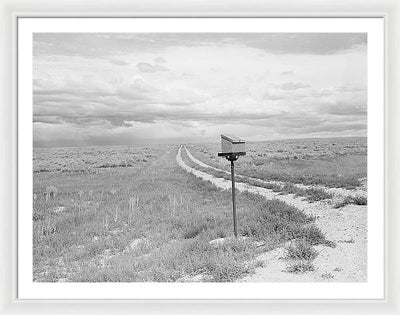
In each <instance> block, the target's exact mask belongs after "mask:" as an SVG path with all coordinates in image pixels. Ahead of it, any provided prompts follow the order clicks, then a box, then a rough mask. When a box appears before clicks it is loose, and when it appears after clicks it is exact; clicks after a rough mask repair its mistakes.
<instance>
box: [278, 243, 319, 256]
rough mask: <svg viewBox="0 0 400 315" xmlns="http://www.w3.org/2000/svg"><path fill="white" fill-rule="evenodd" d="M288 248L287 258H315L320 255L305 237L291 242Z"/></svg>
mask: <svg viewBox="0 0 400 315" xmlns="http://www.w3.org/2000/svg"><path fill="white" fill-rule="evenodd" d="M286 250H287V254H286V258H289V259H301V260H313V259H314V258H315V257H317V255H318V252H317V251H316V250H315V249H314V248H312V246H311V245H310V243H308V242H307V241H306V240H304V239H300V240H297V241H295V242H291V243H290V245H289V246H288V247H287V248H286Z"/></svg>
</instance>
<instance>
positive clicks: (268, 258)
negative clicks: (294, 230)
mask: <svg viewBox="0 0 400 315" xmlns="http://www.w3.org/2000/svg"><path fill="white" fill-rule="evenodd" d="M182 148H183V147H180V148H179V150H178V153H177V155H176V161H177V163H178V164H179V165H180V166H181V167H182V168H183V169H185V170H186V171H187V172H189V173H192V174H193V175H195V176H196V177H198V178H200V179H202V180H207V181H209V182H211V183H213V184H214V185H215V186H217V187H219V188H222V189H227V190H228V189H230V188H231V182H230V181H229V180H226V179H223V178H217V177H214V176H213V175H210V174H207V173H206V172H202V171H199V170H196V169H194V168H192V167H190V166H188V165H187V164H186V163H185V162H184V161H183V159H182V156H181V151H182ZM188 156H189V158H190V155H189V154H188ZM236 189H237V190H238V191H240V192H244V191H247V192H249V193H254V194H259V195H262V196H264V197H265V198H267V199H278V200H281V201H283V202H285V203H287V204H289V205H291V206H294V207H296V208H298V209H300V210H302V211H303V212H305V213H307V214H311V215H314V216H316V217H317V219H316V221H315V224H316V226H317V227H318V228H320V229H321V230H322V231H323V232H324V233H325V235H326V237H327V239H328V240H330V241H333V242H335V243H336V247H335V248H330V247H326V246H316V249H317V250H318V251H319V255H318V256H317V258H316V259H315V260H314V265H315V270H314V271H312V272H308V273H305V274H293V273H287V272H285V271H283V269H284V267H285V266H284V261H283V260H282V259H280V258H281V257H282V254H283V252H284V249H282V248H278V249H275V250H274V251H272V252H268V253H265V254H263V255H261V256H260V257H259V258H258V259H260V260H262V261H264V262H265V263H266V266H265V267H262V268H259V269H257V270H256V273H255V275H252V276H248V277H245V278H244V279H242V280H241V281H250V282H256V281H262V282H265V281H338V282H344V281H347V282H360V281H366V280H367V207H366V206H355V205H348V206H345V207H343V208H342V209H333V207H332V205H330V204H328V203H326V202H313V203H309V202H307V201H304V200H302V199H301V198H295V197H294V196H293V195H279V193H275V192H273V191H272V190H269V189H266V188H262V187H257V186H251V185H249V184H246V183H240V182H238V183H236ZM239 224H240V222H239Z"/></svg>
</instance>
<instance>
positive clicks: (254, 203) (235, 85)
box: [32, 33, 368, 282]
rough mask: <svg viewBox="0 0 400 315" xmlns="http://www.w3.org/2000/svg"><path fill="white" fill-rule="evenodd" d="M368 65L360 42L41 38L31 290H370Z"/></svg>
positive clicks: (339, 38)
mask: <svg viewBox="0 0 400 315" xmlns="http://www.w3.org/2000/svg"><path fill="white" fill-rule="evenodd" d="M367 55H368V51H367V36H366V34H365V33H246V34H241V33H35V34H34V35H33V217H32V219H33V221H32V224H33V280H34V281H37V282H235V281H239V282H281V281H285V282H299V281H301V282H365V281H366V280H367V243H368V238H367V218H368V198H367V181H368V177H367V152H368V147H367ZM232 187H234V190H232ZM232 193H233V194H232Z"/></svg>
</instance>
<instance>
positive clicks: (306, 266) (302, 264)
mask: <svg viewBox="0 0 400 315" xmlns="http://www.w3.org/2000/svg"><path fill="white" fill-rule="evenodd" d="M309 271H314V265H313V264H312V262H311V261H298V262H295V263H292V264H289V266H288V267H287V268H286V272H292V273H305V272H309Z"/></svg>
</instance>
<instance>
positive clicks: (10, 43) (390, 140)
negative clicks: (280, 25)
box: [0, 1, 399, 314]
mask: <svg viewBox="0 0 400 315" xmlns="http://www.w3.org/2000/svg"><path fill="white" fill-rule="evenodd" d="M18 3H19V1H14V2H13V3H12V4H11V1H3V3H2V9H3V13H2V14H3V16H2V22H3V23H4V24H5V25H6V27H5V28H4V31H5V32H6V31H8V32H9V33H8V34H5V35H6V36H4V37H3V40H4V41H5V45H2V62H3V64H4V65H6V64H7V65H8V67H4V68H5V69H7V70H8V71H7V72H6V73H5V74H8V75H9V76H8V77H7V78H8V79H9V81H8V82H6V79H7V78H3V82H2V83H3V84H2V89H4V93H2V95H4V97H2V98H3V99H2V100H3V102H2V103H3V104H12V105H9V106H2V111H3V110H4V115H2V119H3V126H7V125H8V126H9V127H10V128H8V130H7V132H6V135H5V136H4V137H3V138H2V142H4V146H8V147H9V148H12V149H11V150H10V151H9V152H8V153H7V154H6V155H5V161H4V162H5V163H4V166H3V167H5V165H8V167H7V168H6V167H5V169H8V170H7V171H5V174H7V175H8V176H5V178H3V180H2V190H1V191H2V194H3V195H4V198H1V200H2V203H3V207H2V208H4V209H9V211H6V213H5V216H6V218H7V219H8V220H4V221H3V222H2V230H3V231H4V232H6V233H5V234H6V237H4V239H3V240H2V243H1V246H2V247H1V248H2V250H3V252H8V255H3V256H2V259H1V265H0V266H1V269H2V273H4V279H5V281H4V282H3V281H2V282H3V291H2V294H1V310H2V312H5V313H11V312H18V313H23V312H27V311H28V312H30V313H32V312H33V313H34V312H37V313H43V311H44V309H43V305H42V303H46V302H50V301H46V300H41V301H40V302H38V301H35V302H30V301H28V300H24V301H21V300H18V299H17V296H16V287H15V284H16V260H15V258H16V257H15V251H16V220H17V218H16V207H17V203H16V187H15V186H16V185H15V184H16V177H17V169H16V161H17V156H16V154H17V152H16V143H15V142H16V120H17V118H16V114H17V113H16V105H15V104H16V101H17V99H16V86H15V83H16V82H15V67H16V64H15V62H16V59H15V56H16V45H15V44H16V42H15V40H16V39H15V34H16V19H17V18H18V17H20V16H25V17H26V16H48V17H52V16H60V17H61V16H72V17H75V16H89V17H95V16H113V17H114V16H115V17H123V16H132V17H134V16H143V17H147V16H182V17H188V16H204V17H210V16H244V17H256V16H265V17H280V16H290V17H334V16H335V17H348V16H356V17H383V18H384V19H385V27H386V32H385V35H386V47H385V58H386V67H385V78H386V85H385V92H386V94H385V96H386V104H385V111H386V117H385V130H386V138H385V143H386V145H385V153H386V156H385V162H386V174H385V175H386V176H385V182H386V190H385V196H386V200H385V207H386V209H385V213H386V240H387V243H386V256H385V257H386V295H385V299H383V300H376V301H357V300H352V301H343V300H342V301H341V300H337V301H313V300H306V301H301V302H298V301H297V302H296V301H293V300H290V301H289V300H288V301H274V300H265V301H257V302H254V301H253V302H250V301H246V300H234V301H223V300H219V301H213V302H211V301H198V300H195V301H189V300H186V301H184V302H183V301H177V300H170V301H168V302H167V303H168V304H165V303H166V301H146V302H145V303H144V304H143V301H142V302H140V301H129V302H125V301H124V302H121V301H115V300H114V301H102V300H96V302H95V303H94V304H95V305H93V301H79V302H78V301H56V303H54V302H52V303H50V304H48V305H47V306H46V311H49V312H55V311H56V310H61V309H64V310H69V311H77V312H82V313H89V312H96V313H108V312H111V311H112V310H113V309H115V308H116V307H118V308H119V310H120V311H126V312H128V311H132V310H136V311H142V312H143V311H148V312H152V311H162V312H165V310H167V311H168V312H171V313H176V312H177V311H178V310H183V309H186V308H189V307H190V308H194V307H196V308H198V310H199V311H204V312H206V311H207V312H216V313H224V312H226V313H227V312H229V313H235V312H236V313H240V312H243V311H245V310H248V308H249V307H250V308H251V310H252V311H253V312H254V313H258V312H263V311H265V310H266V309H268V312H269V313H279V314H280V313H283V314H284V313H287V314H289V313H293V312H294V313H296V311H297V310H299V308H301V309H302V310H303V311H304V312H307V313H312V312H313V311H314V312H316V313H319V312H321V311H322V310H324V311H327V310H328V309H329V311H328V312H332V313H338V312H344V311H345V310H347V311H349V312H351V313H366V312H369V313H379V314H381V313H382V314H385V313H387V314H390V313H395V312H397V311H398V301H396V296H397V295H398V294H396V293H398V292H396V291H395V284H396V282H395V281H398V277H397V278H396V273H395V266H396V265H395V262H396V261H398V250H397V249H396V247H395V246H394V244H393V243H394V242H395V240H396V239H397V238H396V236H398V234H397V233H398V232H397V231H396V229H395V228H393V226H394V224H395V223H396V222H398V215H396V213H395V211H394V209H395V206H396V205H397V204H398V200H396V198H395V193H394V192H395V189H396V187H397V185H398V184H397V183H396V181H395V175H396V174H397V173H398V169H396V168H395V165H394V159H393V158H394V157H396V154H398V145H397V144H396V143H395V141H396V140H397V139H396V137H395V135H396V120H395V119H396V118H395V117H396V113H397V111H398V110H397V109H396V108H395V106H394V104H395V101H396V100H398V99H399V95H398V92H397V90H396V88H395V86H396V84H398V70H399V69H398V64H396V58H397V55H398V53H399V43H398V41H396V38H395V30H396V23H398V22H397V21H396V18H398V17H399V6H398V5H397V4H396V3H395V2H394V1H382V2H381V3H382V6H380V5H379V4H377V3H375V4H374V3H372V1H371V2H367V3H366V4H365V3H364V4H363V6H361V5H360V7H359V8H358V9H359V10H357V11H355V10H356V9H357V5H354V4H353V6H351V7H352V10H350V4H349V5H348V4H347V3H348V2H347V3H346V4H345V3H344V1H343V2H342V3H341V2H339V3H337V4H340V5H342V6H343V8H346V7H347V8H348V9H347V10H342V11H341V12H324V11H320V10H317V9H318V4H317V3H316V2H315V1H314V3H313V2H312V1H308V3H306V2H304V3H303V4H304V5H305V8H307V7H308V8H310V9H309V11H310V12H312V11H313V10H315V12H312V13H310V12H308V13H307V12H304V11H302V10H301V9H298V10H296V7H293V6H290V5H288V4H286V6H287V8H290V9H291V10H290V11H286V10H284V4H277V3H272V2H271V3H267V4H263V3H262V2H261V1H260V2H259V3H255V4H252V5H250V4H248V5H244V4H240V3H239V2H237V3H236V4H235V2H233V3H234V4H235V6H234V7H235V8H237V11H240V10H243V9H247V10H246V11H248V13H234V12H228V11H226V10H227V8H232V5H231V4H228V3H225V4H224V5H222V4H221V6H220V7H218V8H217V9H216V10H215V11H213V12H205V11H202V8H203V6H204V7H206V6H207V2H203V4H202V5H201V6H196V4H190V3H187V4H183V2H182V3H181V4H180V6H178V7H176V8H168V7H170V6H168V5H166V4H161V3H156V2H153V3H150V4H146V5H145V8H146V9H145V10H144V9H143V8H144V7H143V5H144V4H143V3H142V2H136V3H133V4H130V5H127V6H126V7H124V4H123V3H119V4H118V3H117V5H119V7H120V8H121V9H122V8H124V9H123V10H121V11H124V12H134V13H129V14H128V13H127V14H121V13H115V14H110V13H109V12H107V8H106V6H103V7H102V9H103V10H104V11H103V12H99V10H100V7H101V4H99V8H98V9H96V8H93V7H91V6H90V5H87V7H86V8H87V11H84V10H82V9H81V7H80V6H78V7H79V9H78V8H77V9H78V10H79V11H78V12H75V13H68V12H66V11H65V8H66V7H67V3H66V2H65V3H60V8H56V9H52V10H51V12H50V11H47V12H46V10H43V11H42V12H40V13H33V12H32V11H30V10H31V8H30V7H29V6H28V7H26V8H23V10H21V7H18V5H17V4H18ZM383 3H387V4H388V5H389V4H390V5H391V6H388V7H389V8H390V9H386V10H384V6H383ZM33 4H34V2H32V5H33ZM81 4H82V2H81ZM14 5H16V6H15V7H14ZM138 8H142V9H143V10H142V11H141V12H138ZM168 9H170V10H168ZM173 9H175V10H173ZM271 9H272V11H273V12H276V13H271V11H270V10H271ZM370 10H371V11H370ZM157 11H158V13H154V12H157ZM365 11H369V13H365ZM55 12H56V13H55ZM64 12H65V14H64ZM252 12H258V13H252ZM261 12H269V13H263V14H262V13H261ZM343 12H346V13H343ZM12 30H13V32H11V31H12ZM5 47H8V50H7V49H5ZM11 48H12V52H10V50H11ZM11 61H13V62H11ZM389 63H390V64H395V65H397V68H396V67H392V66H391V67H388V64H389ZM5 76H6V75H4V77H5ZM11 77H12V78H13V80H11V79H10V78H11ZM7 116H8V117H12V120H11V121H7V119H6V117H7ZM397 117H398V116H397ZM10 165H12V167H10ZM396 171H397V172H396ZM389 174H390V175H389ZM10 180H11V182H12V183H13V184H12V185H10V184H9V183H10ZM2 197H3V196H2ZM391 197H392V198H391ZM11 209H12V210H11ZM388 217H389V218H390V220H389V221H388ZM11 220H12V222H13V225H12V226H10V224H7V222H10V221H11ZM11 243H12V246H11ZM391 245H393V247H391ZM388 249H390V251H389V250H388ZM388 255H390V256H388ZM11 257H13V258H14V259H11ZM5 270H8V271H9V272H7V273H5V272H4V271H5ZM11 270H12V272H11ZM390 275H391V276H392V277H390ZM2 278H3V276H2ZM4 285H6V286H4ZM138 302H140V303H138ZM160 303H161V304H160ZM188 303H191V304H190V305H188ZM249 303H251V304H250V305H249ZM149 304H152V305H149ZM267 304H268V305H267Z"/></svg>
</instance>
